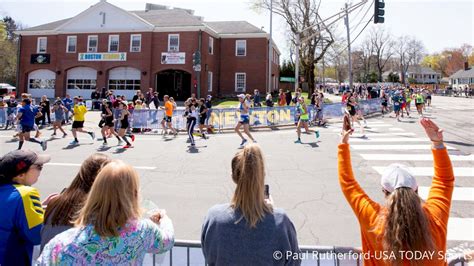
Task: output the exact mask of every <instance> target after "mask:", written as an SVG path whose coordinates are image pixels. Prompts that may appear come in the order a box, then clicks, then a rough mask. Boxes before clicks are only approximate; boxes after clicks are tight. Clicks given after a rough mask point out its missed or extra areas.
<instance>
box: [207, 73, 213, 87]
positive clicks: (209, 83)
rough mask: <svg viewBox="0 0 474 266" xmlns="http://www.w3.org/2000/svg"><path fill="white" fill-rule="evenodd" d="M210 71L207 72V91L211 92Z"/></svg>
mask: <svg viewBox="0 0 474 266" xmlns="http://www.w3.org/2000/svg"><path fill="white" fill-rule="evenodd" d="M212 82H213V80H212V71H208V72H207V92H212Z"/></svg>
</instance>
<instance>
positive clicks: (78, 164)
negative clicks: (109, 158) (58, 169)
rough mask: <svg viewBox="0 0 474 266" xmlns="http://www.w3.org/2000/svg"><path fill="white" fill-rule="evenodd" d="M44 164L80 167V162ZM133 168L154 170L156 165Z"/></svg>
mask: <svg viewBox="0 0 474 266" xmlns="http://www.w3.org/2000/svg"><path fill="white" fill-rule="evenodd" d="M45 165H48V166H73V167H80V166H81V164H80V163H46V164H45ZM133 168H135V169H140V170H155V169H156V167H153V166H133Z"/></svg>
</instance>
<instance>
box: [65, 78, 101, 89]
mask: <svg viewBox="0 0 474 266" xmlns="http://www.w3.org/2000/svg"><path fill="white" fill-rule="evenodd" d="M96 82H97V80H95V79H68V80H67V89H68V90H95V89H96Z"/></svg>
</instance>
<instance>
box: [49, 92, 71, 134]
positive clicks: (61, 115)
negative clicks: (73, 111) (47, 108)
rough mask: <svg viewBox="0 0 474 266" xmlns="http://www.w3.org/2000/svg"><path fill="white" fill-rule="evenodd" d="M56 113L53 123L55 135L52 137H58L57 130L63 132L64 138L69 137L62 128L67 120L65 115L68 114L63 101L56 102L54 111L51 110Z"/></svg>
mask: <svg viewBox="0 0 474 266" xmlns="http://www.w3.org/2000/svg"><path fill="white" fill-rule="evenodd" d="M51 111H52V112H53V113H54V122H53V134H52V135H51V136H53V137H54V136H56V129H58V128H59V130H60V131H61V132H63V138H65V137H66V136H67V133H66V131H64V129H63V127H62V123H63V122H64V120H65V113H66V112H68V109H67V108H66V107H65V106H64V105H63V102H62V101H61V100H59V101H56V102H54V104H53V109H52V110H51Z"/></svg>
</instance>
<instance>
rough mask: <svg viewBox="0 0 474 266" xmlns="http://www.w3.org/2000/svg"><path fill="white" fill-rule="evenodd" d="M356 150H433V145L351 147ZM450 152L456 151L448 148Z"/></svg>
mask: <svg viewBox="0 0 474 266" xmlns="http://www.w3.org/2000/svg"><path fill="white" fill-rule="evenodd" d="M351 148H353V149H354V150H431V145H377V144H374V145H351ZM446 148H447V149H448V150H454V148H453V147H451V146H446Z"/></svg>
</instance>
